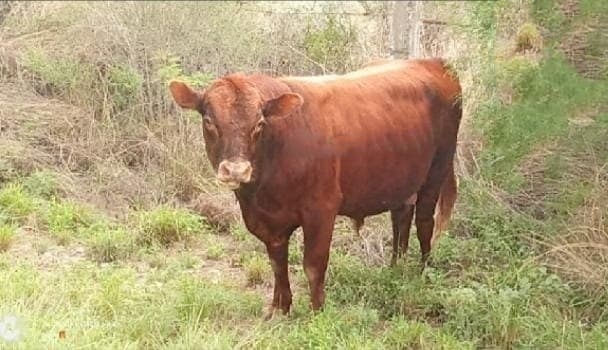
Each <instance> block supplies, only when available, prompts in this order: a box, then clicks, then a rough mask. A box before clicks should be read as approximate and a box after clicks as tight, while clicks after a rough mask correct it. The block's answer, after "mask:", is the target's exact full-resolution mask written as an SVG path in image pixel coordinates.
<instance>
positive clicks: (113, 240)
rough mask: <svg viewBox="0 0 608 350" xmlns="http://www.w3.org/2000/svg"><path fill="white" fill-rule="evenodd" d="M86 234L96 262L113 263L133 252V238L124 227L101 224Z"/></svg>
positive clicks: (90, 250) (92, 227)
mask: <svg viewBox="0 0 608 350" xmlns="http://www.w3.org/2000/svg"><path fill="white" fill-rule="evenodd" d="M85 234H86V235H87V237H88V238H87V246H88V247H89V255H90V256H91V258H92V259H93V260H95V261H99V262H112V261H116V260H119V259H123V258H126V257H128V256H129V255H130V254H131V253H132V252H133V248H134V246H133V236H132V235H130V234H129V232H128V230H127V229H126V228H124V227H112V225H108V224H106V223H100V224H96V225H93V226H91V227H90V228H89V229H88V230H87V232H86V233H85Z"/></svg>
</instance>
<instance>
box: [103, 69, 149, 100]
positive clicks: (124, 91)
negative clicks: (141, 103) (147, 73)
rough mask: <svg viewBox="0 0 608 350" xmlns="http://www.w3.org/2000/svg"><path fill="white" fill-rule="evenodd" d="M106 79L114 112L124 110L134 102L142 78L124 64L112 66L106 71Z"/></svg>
mask: <svg viewBox="0 0 608 350" xmlns="http://www.w3.org/2000/svg"><path fill="white" fill-rule="evenodd" d="M107 79H108V86H109V90H110V95H111V98H112V103H113V104H114V107H115V108H116V110H118V111H121V110H125V109H127V108H128V107H130V106H131V105H132V104H134V103H135V102H136V99H137V98H138V94H139V93H140V90H141V87H142V84H143V78H142V76H141V75H140V74H139V73H138V72H137V71H136V70H135V69H133V67H131V66H128V65H124V64H122V65H113V66H111V67H110V69H109V71H108V78H107Z"/></svg>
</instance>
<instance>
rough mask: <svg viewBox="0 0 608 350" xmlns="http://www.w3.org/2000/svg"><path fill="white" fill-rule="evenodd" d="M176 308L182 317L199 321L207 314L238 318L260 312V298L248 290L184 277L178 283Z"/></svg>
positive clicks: (206, 316)
mask: <svg viewBox="0 0 608 350" xmlns="http://www.w3.org/2000/svg"><path fill="white" fill-rule="evenodd" d="M177 290H178V303H177V311H178V314H179V315H180V318H181V319H182V320H185V321H187V322H194V323H198V322H201V321H204V320H206V319H208V318H213V319H224V320H230V319H241V318H243V317H248V316H256V315H259V312H260V311H261V310H262V303H261V299H259V298H258V297H256V296H254V295H252V294H250V293H242V292H237V291H235V290H232V289H230V288H225V287H222V286H221V285H216V284H212V283H209V282H206V283H205V282H202V281H199V280H196V279H193V278H191V277H186V278H183V279H182V280H181V281H180V282H179V285H178V286H177Z"/></svg>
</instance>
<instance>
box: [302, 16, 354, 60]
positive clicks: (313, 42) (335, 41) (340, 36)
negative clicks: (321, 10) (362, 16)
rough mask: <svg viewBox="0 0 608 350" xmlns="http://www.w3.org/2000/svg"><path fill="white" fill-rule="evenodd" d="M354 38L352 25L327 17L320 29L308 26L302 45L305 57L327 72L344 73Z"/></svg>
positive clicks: (333, 17)
mask: <svg viewBox="0 0 608 350" xmlns="http://www.w3.org/2000/svg"><path fill="white" fill-rule="evenodd" d="M356 37H357V35H356V31H355V28H354V26H352V24H350V23H344V22H343V21H341V20H339V19H338V18H337V17H335V16H333V15H328V16H327V19H326V21H325V24H324V26H323V27H321V28H317V27H313V26H311V25H310V24H309V26H308V28H307V29H306V32H305V35H304V39H303V45H304V48H305V50H306V55H307V56H308V57H310V58H311V59H312V60H313V61H315V62H318V63H320V64H321V65H323V66H324V67H325V68H326V69H328V70H329V71H332V72H333V71H345V70H346V69H348V62H349V56H350V50H351V48H352V46H353V44H354V42H355V41H356Z"/></svg>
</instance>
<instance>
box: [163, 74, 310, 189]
mask: <svg viewBox="0 0 608 350" xmlns="http://www.w3.org/2000/svg"><path fill="white" fill-rule="evenodd" d="M169 90H170V91H171V94H172V95H173V99H174V100H175V102H177V104H178V105H179V106H181V107H182V108H184V109H191V110H196V111H198V112H199V113H200V114H201V116H202V117H203V137H204V139H205V149H206V152H207V156H208V158H209V160H210V162H211V164H212V166H213V168H214V169H215V171H216V177H217V181H218V183H219V184H220V185H223V186H225V187H227V188H229V189H231V190H236V189H238V188H239V187H240V186H241V184H243V183H249V182H251V181H253V180H254V178H253V177H254V176H253V175H254V173H255V170H256V169H255V166H256V164H255V162H254V160H255V159H256V158H255V154H256V149H257V148H258V147H257V146H258V144H259V141H260V139H261V138H262V137H263V134H264V129H265V128H268V127H270V126H269V122H270V121H272V120H273V119H275V118H283V117H287V116H289V115H291V114H292V113H293V112H294V111H295V110H296V109H297V108H298V107H300V106H301V105H302V97H301V96H300V95H298V94H294V93H285V94H282V95H280V96H278V97H276V98H273V99H270V100H264V99H263V98H262V97H261V95H260V93H259V91H258V89H257V88H256V87H255V86H254V85H253V84H249V83H246V82H243V81H241V82H240V83H239V84H235V82H234V81H232V80H226V79H220V80H218V81H216V82H215V83H213V84H212V85H211V86H210V87H209V88H207V89H206V90H205V91H195V90H193V89H192V88H191V87H190V86H188V85H187V84H185V83H183V82H179V81H172V82H171V83H170V84H169Z"/></svg>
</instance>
